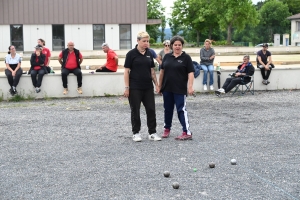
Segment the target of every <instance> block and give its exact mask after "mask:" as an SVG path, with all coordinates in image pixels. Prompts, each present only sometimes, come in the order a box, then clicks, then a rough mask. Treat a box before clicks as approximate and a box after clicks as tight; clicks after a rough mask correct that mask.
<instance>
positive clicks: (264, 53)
mask: <svg viewBox="0 0 300 200" xmlns="http://www.w3.org/2000/svg"><path fill="white" fill-rule="evenodd" d="M268 46H269V45H268V44H267V43H264V44H263V48H262V50H260V51H258V52H257V58H256V62H257V67H258V68H259V69H260V72H261V75H262V78H263V81H262V83H263V84H264V85H268V84H269V83H270V82H269V80H268V79H269V76H270V74H271V70H272V68H274V65H273V64H272V56H271V52H270V51H268V50H267V49H268ZM268 59H269V60H268Z"/></svg>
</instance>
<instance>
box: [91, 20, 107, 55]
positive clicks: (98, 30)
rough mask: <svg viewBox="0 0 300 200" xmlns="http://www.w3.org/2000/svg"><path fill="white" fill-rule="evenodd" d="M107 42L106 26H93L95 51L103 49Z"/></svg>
mask: <svg viewBox="0 0 300 200" xmlns="http://www.w3.org/2000/svg"><path fill="white" fill-rule="evenodd" d="M104 42H105V26H104V25H103V24H95V25H93V45H94V47H93V48H94V50H99V49H102V44H103V43H104Z"/></svg>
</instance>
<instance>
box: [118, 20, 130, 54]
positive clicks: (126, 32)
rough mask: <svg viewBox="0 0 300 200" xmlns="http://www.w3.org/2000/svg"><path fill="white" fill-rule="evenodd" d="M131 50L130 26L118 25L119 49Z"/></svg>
mask: <svg viewBox="0 0 300 200" xmlns="http://www.w3.org/2000/svg"><path fill="white" fill-rule="evenodd" d="M131 48H132V46H131V25H120V49H131Z"/></svg>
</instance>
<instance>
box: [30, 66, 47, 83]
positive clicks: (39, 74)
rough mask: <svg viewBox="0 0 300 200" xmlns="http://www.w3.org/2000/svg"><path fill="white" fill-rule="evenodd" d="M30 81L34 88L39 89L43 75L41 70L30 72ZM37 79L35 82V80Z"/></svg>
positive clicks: (43, 72)
mask: <svg viewBox="0 0 300 200" xmlns="http://www.w3.org/2000/svg"><path fill="white" fill-rule="evenodd" d="M30 74H31V80H32V84H33V86H34V87H41V85H42V81H43V77H44V75H45V71H44V70H43V69H40V70H31V72H30ZM36 77H37V80H36Z"/></svg>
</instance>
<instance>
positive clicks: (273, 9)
mask: <svg viewBox="0 0 300 200" xmlns="http://www.w3.org/2000/svg"><path fill="white" fill-rule="evenodd" d="M259 13H260V18H261V23H260V25H261V27H263V29H262V30H261V31H262V32H260V34H261V35H264V36H265V39H266V40H267V41H272V40H273V34H275V33H279V34H283V33H289V32H290V21H289V20H287V19H286V18H287V17H289V16H290V15H291V13H290V12H289V8H288V5H287V4H284V3H282V2H281V1H277V0H269V1H268V2H266V3H265V4H264V5H263V6H262V7H261V9H260V10H259Z"/></svg>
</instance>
